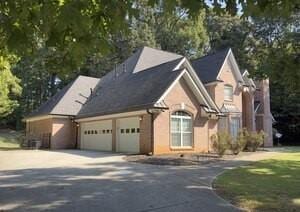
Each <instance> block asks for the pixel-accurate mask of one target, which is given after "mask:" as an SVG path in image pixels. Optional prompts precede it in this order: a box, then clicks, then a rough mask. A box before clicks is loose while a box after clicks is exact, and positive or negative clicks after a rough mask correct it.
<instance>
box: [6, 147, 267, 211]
mask: <svg viewBox="0 0 300 212" xmlns="http://www.w3.org/2000/svg"><path fill="white" fill-rule="evenodd" d="M269 156H270V154H269V153H260V155H259V156H257V155H256V156H255V157H252V160H257V158H263V157H269ZM123 157H124V156H123V155H118V154H110V153H101V152H89V151H79V150H78V151H77V150H65V151H40V150H18V151H0V211H1V210H13V211H42V210H50V211H130V212H133V211H170V212H171V211H172V212H174V211H197V212H199V211H236V210H237V209H236V208H234V207H233V206H232V205H230V204H228V203H226V202H225V201H224V200H222V199H221V198H219V197H218V196H216V195H215V193H214V192H213V190H212V189H211V182H212V180H213V179H214V177H215V176H216V175H217V174H219V173H221V172H222V171H223V170H224V169H227V168H232V167H235V166H237V165H241V164H243V163H246V162H248V161H251V157H247V158H244V159H243V158H240V159H239V160H235V161H227V162H219V163H214V164H210V165H205V166H190V167H182V166H181V167H179V166H155V165H147V164H137V163H130V162H126V161H124V160H123V159H122V158H123Z"/></svg>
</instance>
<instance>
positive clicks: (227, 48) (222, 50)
mask: <svg viewBox="0 0 300 212" xmlns="http://www.w3.org/2000/svg"><path fill="white" fill-rule="evenodd" d="M229 50H231V48H230V47H226V48H224V49H221V50H218V51H216V52H214V53H210V54H207V55H204V56H202V57H198V58H196V59H192V60H191V61H197V60H201V59H205V58H206V57H211V56H214V55H216V54H219V53H221V52H225V51H226V52H227V53H228V51H229ZM226 55H227V54H226Z"/></svg>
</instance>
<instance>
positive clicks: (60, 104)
mask: <svg viewBox="0 0 300 212" xmlns="http://www.w3.org/2000/svg"><path fill="white" fill-rule="evenodd" d="M98 82H99V79H98V78H93V77H86V76H78V77H77V78H76V79H75V80H74V81H72V82H70V83H69V84H68V85H67V86H65V87H64V88H63V89H62V90H60V91H59V92H57V93H56V94H55V95H54V96H53V97H51V98H50V99H49V100H48V101H46V102H45V103H44V104H42V105H41V106H40V107H39V108H37V110H35V111H33V112H32V113H31V114H29V115H28V116H26V117H25V118H30V117H34V116H41V115H50V114H52V115H67V116H75V115H77V113H78V112H79V110H80V109H81V107H82V105H83V104H84V103H85V102H86V100H87V98H88V97H89V95H90V93H91V91H90V89H94V88H95V86H96V85H97V83H98Z"/></svg>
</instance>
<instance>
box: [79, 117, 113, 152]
mask: <svg viewBox="0 0 300 212" xmlns="http://www.w3.org/2000/svg"><path fill="white" fill-rule="evenodd" d="M81 135H82V136H81V138H82V142H81V149H89V150H101V151H112V121H111V120H108V121H97V122H88V123H83V124H82V130H81Z"/></svg>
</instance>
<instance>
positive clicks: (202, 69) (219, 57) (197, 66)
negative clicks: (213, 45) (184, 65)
mask: <svg viewBox="0 0 300 212" xmlns="http://www.w3.org/2000/svg"><path fill="white" fill-rule="evenodd" d="M229 50H230V48H227V49H224V50H221V51H218V52H216V53H214V54H210V55H207V56H204V57H200V58H198V59H195V60H193V61H192V66H193V68H194V70H195V71H196V72H197V74H198V76H199V78H200V80H201V81H202V82H203V83H209V82H213V81H216V80H217V76H218V74H219V71H220V69H221V67H222V65H223V63H224V60H225V58H226V56H227V54H228V51H229Z"/></svg>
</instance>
